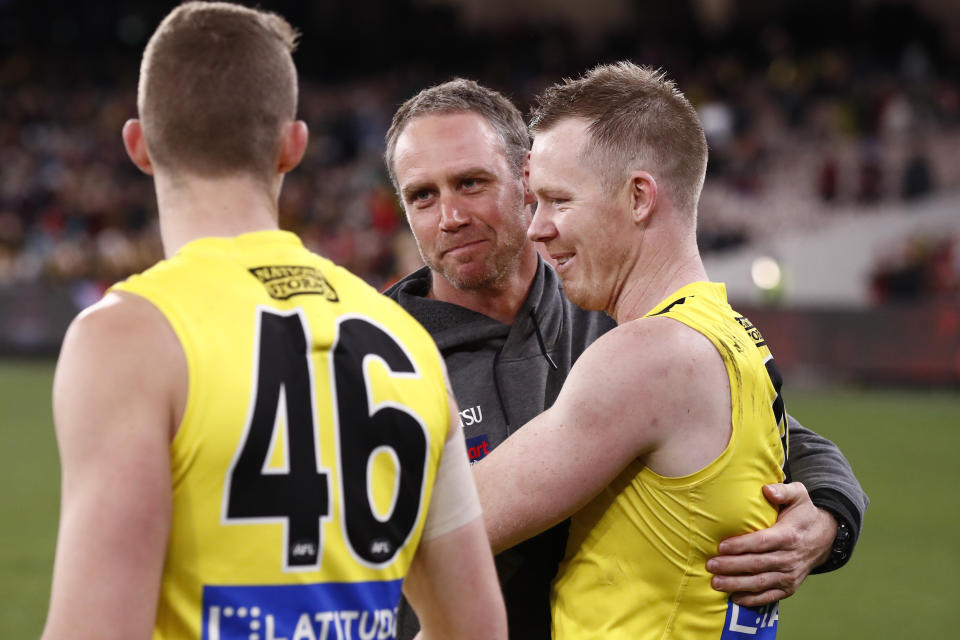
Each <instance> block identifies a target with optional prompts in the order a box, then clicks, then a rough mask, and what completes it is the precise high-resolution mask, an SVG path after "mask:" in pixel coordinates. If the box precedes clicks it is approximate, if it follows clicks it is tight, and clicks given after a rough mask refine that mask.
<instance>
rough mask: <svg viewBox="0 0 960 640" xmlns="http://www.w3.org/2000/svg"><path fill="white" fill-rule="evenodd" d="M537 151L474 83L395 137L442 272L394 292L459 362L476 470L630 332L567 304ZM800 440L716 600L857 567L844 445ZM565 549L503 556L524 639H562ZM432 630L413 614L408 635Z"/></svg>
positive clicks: (416, 225)
mask: <svg viewBox="0 0 960 640" xmlns="http://www.w3.org/2000/svg"><path fill="white" fill-rule="evenodd" d="M529 143H530V138H529V135H528V132H527V129H526V126H525V124H524V122H523V118H522V117H521V115H520V113H519V111H518V110H517V109H516V107H514V105H513V104H512V103H511V102H510V101H509V100H508V99H506V98H505V97H504V96H502V95H500V94H499V93H497V92H495V91H492V90H490V89H487V88H485V87H482V86H480V85H478V84H477V83H475V82H473V81H470V80H463V79H457V80H453V81H451V82H447V83H444V84H440V85H437V86H434V87H430V88H428V89H425V90H424V91H421V92H420V93H419V94H417V95H416V96H414V97H413V98H411V99H410V100H408V101H407V102H406V103H404V104H403V105H402V106H401V107H400V109H399V110H398V111H397V113H396V114H395V115H394V118H393V124H392V125H391V127H390V130H389V132H388V133H387V150H386V154H385V158H386V164H387V168H388V170H389V172H390V176H391V179H392V180H393V183H394V186H395V187H396V189H397V191H398V193H399V194H400V198H401V200H402V202H403V207H404V210H405V212H406V214H407V219H408V221H409V223H410V226H411V229H412V231H413V234H414V236H415V238H416V240H417V245H418V247H419V249H420V254H421V256H422V257H423V259H424V262H425V263H426V265H427V266H425V267H423V268H421V269H419V270H417V271H415V272H414V273H411V274H410V275H408V276H406V277H405V278H403V279H402V280H400V281H399V282H398V283H396V284H395V285H394V286H392V287H391V288H390V289H388V290H387V292H386V294H387V295H388V296H390V297H392V298H393V299H395V300H396V301H397V302H399V303H400V305H401V306H403V307H404V308H405V309H406V310H407V311H408V312H410V313H411V314H412V315H413V316H414V317H415V318H416V319H417V320H419V321H420V323H421V324H423V326H424V327H425V328H426V329H427V331H429V332H430V334H431V335H432V336H433V338H434V340H435V341H436V343H437V346H438V347H439V349H440V351H441V353H442V354H443V357H444V358H445V360H446V363H447V368H448V370H449V373H450V379H451V383H452V385H453V390H454V394H455V395H456V397H457V401H458V403H459V406H460V419H461V422H462V424H463V427H464V432H465V434H466V436H467V448H468V453H469V456H470V459H471V461H472V462H474V461H477V460H480V459H481V458H483V457H484V456H486V455H487V454H488V453H489V452H490V451H491V450H493V448H495V447H496V446H497V445H499V444H500V443H501V442H503V440H504V439H506V438H507V437H508V436H509V435H510V434H511V433H512V432H513V430H515V429H517V428H519V427H520V426H522V425H523V424H525V423H527V422H528V421H529V420H531V419H532V418H533V417H535V416H536V415H537V414H539V413H540V412H542V411H543V410H544V409H546V408H548V407H549V406H550V405H551V404H552V403H553V401H554V400H555V399H556V396H557V393H558V392H559V390H560V388H561V386H562V384H563V381H564V379H565V378H566V376H567V374H568V373H569V371H570V367H571V366H572V365H573V363H574V361H575V360H576V359H577V357H578V356H579V355H580V354H581V353H582V352H583V350H584V349H585V348H586V347H587V346H588V345H589V344H590V343H591V342H592V341H593V340H595V339H596V338H597V337H599V336H600V335H602V334H603V333H604V332H606V331H608V330H609V329H611V328H612V327H614V326H615V322H614V321H613V320H612V319H611V318H610V317H609V316H607V315H605V314H603V313H599V312H588V311H583V310H582V309H580V308H579V307H577V306H575V305H574V304H572V303H571V302H570V301H569V300H567V298H566V296H565V295H564V294H563V290H562V288H561V284H560V280H559V278H558V277H557V275H556V274H555V273H554V271H553V269H552V268H551V267H550V266H549V265H548V264H546V263H545V262H544V261H543V259H542V258H541V257H540V256H539V254H538V253H537V250H536V247H535V246H534V244H533V243H532V242H530V241H528V240H527V238H526V229H527V226H528V225H529V222H530V219H531V208H530V205H531V204H532V203H533V202H534V198H533V197H532V195H531V194H530V192H529V190H528V189H527V181H526V176H525V173H524V171H525V163H526V158H527V152H528V150H529ZM789 427H790V453H789V460H788V477H789V478H790V479H792V480H793V482H791V483H789V484H785V485H771V486H770V487H768V488H767V489H766V490H765V491H766V493H767V496H768V499H770V500H771V502H773V503H774V504H775V505H778V506H780V508H781V513H780V516H779V519H778V522H777V524H776V525H774V526H773V527H771V528H770V529H767V530H765V531H759V532H755V533H751V534H745V535H743V536H737V537H735V538H731V539H729V540H727V541H725V542H724V543H722V545H721V547H720V553H721V554H724V555H722V556H720V557H718V558H714V559H713V560H711V561H710V563H709V564H708V569H710V570H711V571H712V572H713V573H714V574H716V575H715V577H714V583H713V584H714V587H715V588H717V589H719V590H721V591H728V592H731V593H736V594H737V595H735V596H734V601H735V602H737V603H738V604H741V605H745V606H758V605H762V604H766V603H769V602H772V601H774V600H778V599H781V598H784V597H786V596H789V595H791V594H792V593H793V592H794V591H795V590H796V588H797V587H798V586H799V585H800V583H801V582H803V580H804V578H805V577H806V576H807V575H808V574H809V573H810V572H811V571H812V572H823V571H829V570H832V569H836V568H838V567H840V566H841V565H842V564H844V563H845V562H846V560H847V559H849V557H850V554H851V553H852V551H853V547H854V545H855V544H856V540H857V537H858V536H859V532H860V525H861V522H862V518H863V513H864V511H865V510H866V506H867V504H868V500H867V497H866V495H865V494H864V493H863V491H862V489H861V488H860V485H859V483H858V482H857V480H856V477H855V476H854V475H853V471H852V469H851V468H850V465H849V463H848V462H847V461H846V459H845V458H844V456H843V454H842V453H841V452H840V450H839V449H838V448H837V447H836V445H834V444H833V443H832V442H830V441H829V440H826V439H825V438H822V437H821V436H819V435H817V434H816V433H814V432H812V431H810V430H808V429H805V428H803V427H802V426H801V425H800V424H799V423H797V422H796V421H795V420H794V419H793V418H792V417H791V418H790V421H789ZM565 542H566V526H565V525H564V524H561V525H558V526H556V527H554V528H553V529H550V530H548V531H545V532H544V533H542V534H540V535H539V536H536V537H534V538H532V539H530V540H527V541H526V542H524V543H522V544H520V545H517V546H515V547H513V548H512V549H508V550H506V551H504V552H502V553H500V554H499V555H498V556H497V557H496V562H497V571H498V573H499V577H500V583H501V587H502V588H503V592H504V598H505V600H506V604H507V616H508V623H509V627H510V635H511V637H516V638H524V639H533V640H537V639H541V638H542V639H548V638H549V637H550V613H549V593H550V582H551V580H552V578H553V577H554V575H555V573H556V569H557V564H558V562H559V559H560V557H561V556H562V553H563V550H564V545H565ZM416 630H417V623H416V619H415V617H414V616H413V614H412V612H411V611H410V610H409V608H408V607H407V606H406V605H405V603H403V604H401V610H400V615H399V625H398V637H399V638H401V640H405V639H409V638H412V637H413V636H414V634H415V633H416Z"/></svg>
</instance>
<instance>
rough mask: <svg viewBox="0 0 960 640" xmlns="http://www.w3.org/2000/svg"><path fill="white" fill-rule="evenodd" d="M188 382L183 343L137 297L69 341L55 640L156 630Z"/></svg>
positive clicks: (89, 317)
mask: <svg viewBox="0 0 960 640" xmlns="http://www.w3.org/2000/svg"><path fill="white" fill-rule="evenodd" d="M145 363H148V365H147V366H145ZM177 375H182V381H184V382H185V380H186V363H185V361H184V357H183V353H182V351H181V350H180V347H179V343H178V342H177V339H176V337H175V335H174V334H173V332H172V330H171V329H170V327H169V325H167V323H166V321H165V320H164V318H163V317H162V315H161V314H160V312H159V311H157V310H156V309H155V308H154V307H152V306H151V305H150V304H149V303H148V302H146V301H145V300H142V299H140V298H137V297H136V296H118V295H111V296H108V297H107V298H105V299H104V300H103V301H102V302H101V303H99V304H98V305H96V306H95V307H93V308H91V309H90V310H88V311H86V312H84V313H83V314H81V315H80V316H78V318H77V319H76V320H74V322H73V323H72V325H71V327H70V329H69V330H68V332H67V335H66V337H65V339H64V344H63V348H62V351H61V354H60V359H59V361H58V364H57V372H56V377H55V379H54V390H53V396H54V397H53V404H54V421H55V423H56V432H57V442H58V446H59V449H60V460H61V467H62V498H61V513H60V530H59V534H58V540H57V553H56V560H55V564H54V573H53V587H52V592H51V599H50V610H49V614H48V617H47V623H46V628H45V630H44V636H43V637H44V638H45V640H54V639H57V638H71V639H75V638H147V637H149V636H150V635H151V633H152V629H153V624H154V618H155V616H156V606H157V596H158V593H159V587H160V576H161V572H162V569H163V558H164V551H165V547H166V542H167V536H168V534H169V528H170V514H171V505H170V502H171V486H170V468H169V443H170V438H171V434H172V433H173V425H174V424H175V423H174V419H175V414H176V413H177V410H175V409H174V408H173V407H172V404H173V403H172V402H171V398H172V397H173V395H172V394H171V393H170V381H171V379H172V377H173V376H177Z"/></svg>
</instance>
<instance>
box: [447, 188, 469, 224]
mask: <svg viewBox="0 0 960 640" xmlns="http://www.w3.org/2000/svg"><path fill="white" fill-rule="evenodd" d="M468 224H470V216H469V215H467V213H466V211H464V210H463V208H462V207H461V206H460V204H459V203H458V202H457V200H456V198H455V197H452V196H444V195H441V196H440V230H441V231H448V232H452V231H457V230H458V229H460V228H462V227H465V226H466V225H468Z"/></svg>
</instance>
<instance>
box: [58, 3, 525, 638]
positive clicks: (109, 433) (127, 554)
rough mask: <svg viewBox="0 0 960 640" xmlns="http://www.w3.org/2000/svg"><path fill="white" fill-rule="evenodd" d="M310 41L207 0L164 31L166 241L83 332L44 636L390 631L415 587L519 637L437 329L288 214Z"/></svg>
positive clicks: (64, 445) (140, 140)
mask: <svg viewBox="0 0 960 640" xmlns="http://www.w3.org/2000/svg"><path fill="white" fill-rule="evenodd" d="M295 43H296V32H295V31H294V30H293V29H292V28H291V27H290V25H289V24H288V23H287V22H286V21H285V20H284V19H283V18H281V17H280V16H278V15H276V14H272V13H268V12H264V11H258V10H253V9H248V8H245V7H242V6H239V5H233V4H228V3H201V2H190V3H187V4H184V5H181V6H179V7H178V8H176V9H175V10H174V11H172V12H171V13H170V14H169V15H168V16H167V17H166V18H165V19H164V20H163V22H162V23H161V24H160V26H159V27H158V28H157V30H156V32H155V33H154V34H153V36H152V37H151V39H150V42H149V43H148V45H147V48H146V51H145V53H144V56H143V62H142V66H141V73H140V84H139V94H138V111H139V115H140V118H139V119H138V120H130V121H128V122H127V123H126V125H125V126H124V128H123V141H124V144H125V146H126V149H127V152H128V154H129V155H130V158H131V159H132V160H133V162H134V164H135V165H136V166H137V167H139V168H140V169H141V170H143V171H144V172H145V173H147V174H150V175H152V176H153V179H154V185H155V188H156V193H157V203H158V209H159V214H160V231H161V236H162V240H163V247H164V252H165V255H166V259H165V260H163V261H161V262H159V263H158V264H157V265H155V266H154V267H152V268H151V269H149V270H147V271H145V272H144V273H142V274H140V275H137V276H134V277H132V278H130V279H128V280H126V281H124V282H122V283H119V284H117V285H114V286H113V287H112V288H111V289H110V291H109V292H108V293H107V295H106V296H105V297H104V298H103V300H102V301H101V302H99V303H98V304H96V305H94V306H93V307H91V308H90V309H88V310H86V311H84V312H83V313H81V314H80V315H79V316H78V317H77V318H76V320H74V322H73V323H72V325H71V327H70V329H69V331H68V333H67V336H66V337H65V339H64V345H63V349H62V352H61V354H60V359H59V362H58V365H57V372H56V378H55V382H54V417H55V422H56V430H57V440H58V445H59V449H60V457H61V463H62V468H63V491H62V505H61V519H60V532H59V538H58V543H57V555H56V561H55V567H54V577H53V589H52V595H51V603H50V611H49V615H48V618H47V624H46V628H45V631H44V638H45V639H47V640H54V639H59V638H71V639H79V638H100V639H103V638H118V639H119V638H123V639H125V640H128V639H131V638H146V637H149V636H150V635H151V633H152V635H153V637H154V638H172V639H183V638H206V639H209V640H239V639H243V640H260V639H262V640H267V639H271V640H279V639H280V638H331V639H332V638H356V639H358V640H359V639H362V638H378V639H383V638H393V637H395V634H396V607H397V603H398V601H399V597H400V591H401V586H403V589H404V592H405V594H406V595H407V598H408V600H409V601H410V602H411V603H413V605H414V606H415V607H416V609H417V613H418V614H419V615H420V616H421V620H422V621H424V626H423V629H424V637H425V638H476V639H478V640H479V639H481V638H482V639H488V638H505V637H506V619H505V614H504V610H503V601H502V597H501V595H500V592H499V589H498V584H497V581H496V575H495V571H494V566H493V560H492V557H491V555H490V549H489V543H488V540H487V537H486V534H485V531H484V528H483V523H482V520H481V517H480V508H479V503H478V501H477V494H476V489H475V487H474V485H473V483H472V480H471V477H470V470H469V465H468V462H467V458H466V453H465V446H464V439H463V434H462V431H461V430H460V428H459V427H458V420H457V408H456V405H455V403H454V401H453V400H452V397H451V395H450V392H449V390H448V387H449V385H448V384H447V379H446V372H445V370H444V365H443V362H442V360H441V358H440V356H439V354H438V352H437V349H436V347H435V346H434V344H433V342H432V341H431V339H430V337H429V335H428V334H427V333H426V331H424V330H423V328H422V327H420V325H419V324H417V323H416V322H415V321H414V320H413V319H412V318H411V317H410V316H409V315H407V313H406V312H404V311H403V310H402V309H401V308H400V307H399V306H398V305H397V304H395V303H394V302H393V301H391V300H389V299H387V298H385V297H383V296H380V295H379V294H378V293H377V292H376V291H375V290H373V289H372V288H370V287H369V286H367V285H366V284H364V283H363V282H362V281H361V280H359V279H358V278H356V277H355V276H353V275H352V274H350V273H348V272H347V271H345V270H344V269H341V268H340V267H337V266H336V265H334V264H332V263H331V262H330V261H328V260H326V259H324V258H322V257H320V256H317V255H314V254H312V253H310V252H309V251H307V250H306V249H305V248H304V247H303V245H302V244H301V242H300V240H299V239H298V238H297V237H296V236H294V235H293V234H290V233H286V232H282V231H279V230H278V226H277V220H278V198H279V194H280V188H281V185H282V182H283V176H284V174H285V173H286V172H288V171H290V170H291V169H293V168H294V167H295V166H296V165H297V164H298V163H299V161H300V159H301V157H302V156H303V153H304V149H305V146H306V143H307V128H306V125H305V124H304V123H303V122H301V121H297V120H296V119H295V117H296V116H295V113H296V102H297V75H296V69H295V68H294V64H293V59H292V51H293V49H294V46H295ZM405 577H406V578H407V581H406V584H404V578H405ZM465 612H469V613H468V614H465Z"/></svg>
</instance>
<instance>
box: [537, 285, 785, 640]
mask: <svg viewBox="0 0 960 640" xmlns="http://www.w3.org/2000/svg"><path fill="white" fill-rule="evenodd" d="M647 315H648V316H666V317H670V318H673V319H674V320H677V321H679V322H682V323H684V324H686V325H687V326H689V327H691V328H693V329H695V330H696V331H698V332H700V333H702V334H703V335H704V336H706V337H707V338H708V339H709V340H710V341H711V342H712V343H713V344H714V346H716V348H717V351H718V352H719V353H720V355H721V357H722V358H723V362H724V364H725V365H726V369H727V374H728V377H729V381H730V400H731V407H732V413H731V416H730V423H731V426H732V431H731V435H730V441H729V443H728V444H727V447H726V449H725V450H724V451H723V453H721V454H720V456H719V457H718V458H717V459H716V460H714V461H713V462H712V463H710V464H709V465H707V466H706V467H704V468H703V469H701V470H699V471H697V472H696V473H693V474H690V475H688V476H684V477H679V478H670V477H664V476H660V475H658V474H656V473H654V472H653V471H651V470H650V469H649V468H646V467H644V466H643V465H642V464H641V463H640V462H636V463H634V464H633V465H631V466H629V467H628V468H627V469H625V470H624V471H623V472H622V473H621V474H620V475H619V476H618V477H617V478H616V479H615V480H614V482H613V483H612V484H611V485H610V486H609V487H607V488H606V489H605V490H604V491H603V492H602V493H600V495H598V496H597V497H596V498H594V499H593V500H592V501H591V502H590V503H588V504H587V505H586V507H584V508H583V509H582V510H581V511H580V512H578V513H577V514H575V515H574V516H573V518H572V521H571V526H570V537H569V540H568V544H567V551H566V555H565V558H564V560H563V562H562V563H561V566H560V571H559V573H558V574H557V577H556V578H555V580H554V583H553V590H552V597H551V599H552V615H553V634H554V635H553V637H554V638H557V639H558V640H571V639H575V640H582V639H596V640H601V639H602V640H616V639H624V640H626V639H629V640H654V639H656V640H666V639H668V638H676V639H684V640H686V639H689V638H697V639H698V640H708V639H709V640H740V639H746V638H750V639H752V640H769V639H771V638H773V637H774V636H775V634H776V627H777V620H778V617H779V616H778V611H777V608H776V605H773V606H771V607H765V608H762V609H747V608H741V607H738V606H737V605H736V604H734V603H733V602H732V601H729V599H728V596H727V594H724V593H720V592H718V591H714V590H713V589H712V588H711V586H710V578H711V574H709V573H708V572H707V570H706V560H707V559H708V558H709V557H711V556H713V555H716V552H717V544H718V543H719V542H720V541H721V540H723V539H724V538H727V537H729V536H732V535H736V534H740V533H746V532H748V531H752V530H758V529H762V528H766V527H768V526H770V525H772V524H773V523H774V522H775V521H776V516H777V511H776V509H775V508H774V507H773V506H771V505H770V504H769V503H768V502H767V500H766V499H765V498H764V496H763V494H762V492H761V488H762V486H763V485H764V484H767V483H771V482H779V481H781V480H782V479H783V471H782V468H783V463H784V460H785V451H786V441H787V433H786V421H785V415H784V409H783V403H782V401H781V398H780V393H779V392H780V375H779V373H778V372H777V370H776V366H775V364H774V362H773V359H772V357H771V354H770V350H769V348H768V347H767V345H766V343H765V342H764V340H763V337H762V336H761V334H760V332H759V331H758V330H757V329H756V328H755V327H754V326H753V325H752V324H750V322H749V321H748V320H747V319H746V318H744V317H742V316H740V315H739V314H737V313H736V312H735V311H734V310H733V309H731V308H730V306H729V304H728V303H727V300H726V290H725V287H724V285H722V284H718V283H710V282H696V283H693V284H690V285H687V286H686V287H683V288H682V289H680V290H679V291H676V292H675V293H674V294H672V295H671V296H669V297H668V298H666V299H665V300H663V301H662V302H661V303H660V304H658V305H657V306H656V307H655V308H654V309H653V310H651V312H650V313H649V314H647Z"/></svg>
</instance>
